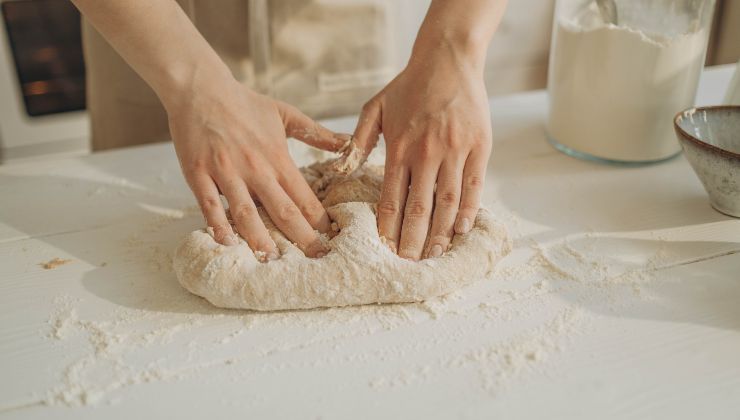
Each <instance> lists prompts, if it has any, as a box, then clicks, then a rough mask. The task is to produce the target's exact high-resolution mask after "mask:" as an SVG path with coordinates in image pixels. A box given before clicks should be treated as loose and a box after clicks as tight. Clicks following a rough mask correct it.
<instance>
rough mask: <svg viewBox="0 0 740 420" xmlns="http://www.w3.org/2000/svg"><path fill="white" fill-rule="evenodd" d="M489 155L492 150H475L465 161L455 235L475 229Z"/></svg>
mask: <svg viewBox="0 0 740 420" xmlns="http://www.w3.org/2000/svg"><path fill="white" fill-rule="evenodd" d="M489 154H490V150H489V149H487V148H484V149H482V150H473V151H472V152H471V153H470V155H468V158H467V160H466V161H465V169H464V171H463V179H462V193H461V197H460V209H459V210H458V212H457V220H456V221H455V233H459V234H464V233H468V232H469V231H470V229H472V228H473V223H474V222H475V217H476V216H477V215H478V209H479V208H480V200H481V194H482V193H483V181H484V179H485V175H486V167H487V166H488V157H489Z"/></svg>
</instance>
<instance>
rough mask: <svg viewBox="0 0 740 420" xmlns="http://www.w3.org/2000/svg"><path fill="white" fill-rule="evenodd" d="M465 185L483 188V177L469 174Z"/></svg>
mask: <svg viewBox="0 0 740 420" xmlns="http://www.w3.org/2000/svg"><path fill="white" fill-rule="evenodd" d="M465 186H466V187H467V188H476V189H477V188H482V187H483V177H481V176H480V175H468V176H467V177H466V178H465Z"/></svg>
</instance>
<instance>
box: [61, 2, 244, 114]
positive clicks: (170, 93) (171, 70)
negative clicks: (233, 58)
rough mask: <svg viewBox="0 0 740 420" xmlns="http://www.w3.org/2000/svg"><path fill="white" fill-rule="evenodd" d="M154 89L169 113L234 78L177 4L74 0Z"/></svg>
mask: <svg viewBox="0 0 740 420" xmlns="http://www.w3.org/2000/svg"><path fill="white" fill-rule="evenodd" d="M72 2H73V3H74V4H75V6H77V8H78V9H79V10H80V11H81V12H82V14H83V15H84V16H85V18H87V19H88V20H89V21H90V23H92V25H93V26H94V27H95V28H96V29H97V30H98V31H99V32H100V33H101V34H102V35H103V37H105V39H106V40H107V41H108V42H109V43H110V44H111V45H112V46H113V48H114V49H115V50H116V51H117V52H118V53H119V54H120V55H121V56H122V57H123V58H124V59H125V60H126V62H128V63H129V65H130V66H131V67H132V68H133V69H134V70H135V71H136V72H137V73H138V74H139V75H140V76H141V77H142V78H143V79H144V80H145V81H146V82H147V83H148V84H149V85H150V86H151V87H152V89H154V91H155V92H156V93H157V95H158V96H159V98H160V100H161V101H162V102H163V103H164V105H165V107H168V106H171V105H173V104H174V103H176V102H178V101H180V100H181V99H180V98H182V97H184V95H187V94H188V93H187V92H188V91H192V89H193V88H194V87H195V86H197V85H199V84H205V83H208V81H209V80H213V79H214V78H215V79H220V78H222V77H231V74H230V72H229V70H228V68H227V67H226V65H225V64H224V63H223V62H222V61H221V59H220V58H219V57H218V55H217V54H216V52H215V51H214V50H213V49H212V48H211V47H210V45H208V42H206V40H205V39H204V38H203V37H202V36H201V35H200V33H199V32H198V30H197V29H196V28H195V26H194V25H193V24H192V22H191V21H190V20H189V19H188V17H187V15H186V14H185V12H184V11H183V10H182V9H181V8H180V6H179V5H178V4H177V2H175V0H158V1H150V0H104V1H101V0H72Z"/></svg>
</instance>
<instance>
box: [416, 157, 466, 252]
mask: <svg viewBox="0 0 740 420" xmlns="http://www.w3.org/2000/svg"><path fill="white" fill-rule="evenodd" d="M462 170H463V167H462V164H461V163H457V162H455V161H453V160H447V161H444V162H443V163H442V167H441V168H440V169H439V175H438V177H437V192H436V194H435V199H434V200H435V201H434V215H433V216H432V229H431V231H430V232H429V241H428V243H427V248H426V250H425V252H424V256H425V257H432V258H434V257H439V256H441V255H442V254H443V253H444V252H445V251H447V247H448V246H449V245H450V241H451V240H452V236H453V235H454V233H455V229H454V227H455V218H456V216H457V209H458V208H459V207H460V189H461V184H462Z"/></svg>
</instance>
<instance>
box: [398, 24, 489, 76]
mask: <svg viewBox="0 0 740 420" xmlns="http://www.w3.org/2000/svg"><path fill="white" fill-rule="evenodd" d="M488 42H489V36H487V34H486V33H485V32H484V31H478V30H475V29H464V30H458V29H437V30H434V31H431V32H430V33H427V32H425V31H424V28H422V30H421V31H420V32H419V36H418V37H417V39H416V42H415V43H414V48H413V50H412V52H411V59H410V60H409V63H410V64H411V63H423V62H428V61H430V60H432V61H434V60H438V59H441V60H450V63H453V64H456V65H458V66H461V65H462V66H465V67H467V68H470V69H472V70H473V71H476V72H479V73H481V74H482V73H483V67H484V66H485V61H486V53H487V50H488Z"/></svg>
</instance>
